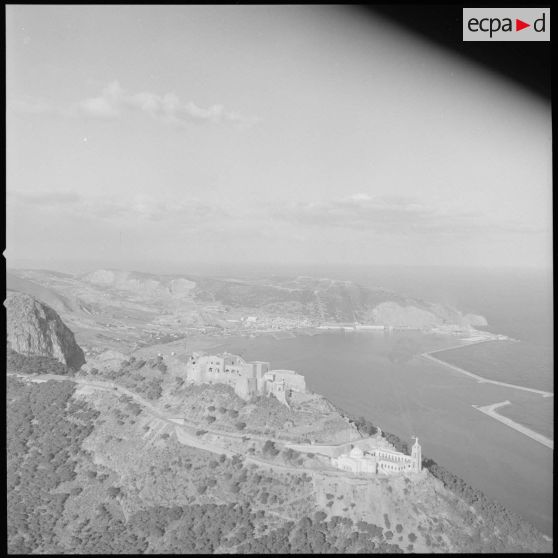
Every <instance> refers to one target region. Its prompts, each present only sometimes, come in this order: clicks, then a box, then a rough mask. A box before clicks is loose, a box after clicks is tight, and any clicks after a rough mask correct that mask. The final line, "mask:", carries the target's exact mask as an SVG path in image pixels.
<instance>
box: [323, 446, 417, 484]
mask: <svg viewBox="0 0 558 558" xmlns="http://www.w3.org/2000/svg"><path fill="white" fill-rule="evenodd" d="M331 464H332V465H333V466H334V467H337V468H338V469H342V470H343V471H349V472H351V473H357V474H359V473H365V474H372V475H377V474H384V475H394V474H401V473H420V471H421V470H422V453H421V447H420V444H419V443H418V438H415V443H414V444H413V447H412V450H411V455H405V454H404V453H401V452H398V451H395V450H391V449H387V448H372V449H367V450H362V449H361V448H359V447H356V446H355V447H354V448H352V449H351V451H350V452H349V453H348V454H347V453H345V454H342V455H340V456H339V457H333V458H332V459H331Z"/></svg>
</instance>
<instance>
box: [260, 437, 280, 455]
mask: <svg viewBox="0 0 558 558" xmlns="http://www.w3.org/2000/svg"><path fill="white" fill-rule="evenodd" d="M262 452H263V454H264V455H268V456H271V457H275V456H276V455H278V454H279V450H278V449H277V448H276V447H275V444H274V443H273V442H272V441H271V440H267V441H266V442H265V444H264V445H263V448H262Z"/></svg>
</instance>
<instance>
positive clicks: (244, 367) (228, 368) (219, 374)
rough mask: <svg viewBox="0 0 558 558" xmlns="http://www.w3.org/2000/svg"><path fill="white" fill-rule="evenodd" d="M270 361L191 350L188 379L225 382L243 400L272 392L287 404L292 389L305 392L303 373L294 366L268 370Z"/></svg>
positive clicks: (201, 381)
mask: <svg viewBox="0 0 558 558" xmlns="http://www.w3.org/2000/svg"><path fill="white" fill-rule="evenodd" d="M270 368H271V367H270V363H269V362H263V361H252V362H247V361H245V360H244V359H243V358H242V357H240V356H238V355H233V354H230V353H222V354H219V355H205V354H202V353H193V354H192V356H191V357H190V358H189V360H188V362H187V364H186V376H187V379H188V380H189V381H191V382H193V383H195V384H226V385H229V386H231V387H232V388H233V389H234V391H235V393H236V394H237V395H238V396H239V397H241V398H242V399H244V400H248V399H250V398H251V397H254V396H257V395H266V396H269V395H273V396H274V397H276V398H277V399H278V400H279V401H281V402H282V403H284V404H286V405H288V404H289V398H290V394H291V393H292V392H293V391H298V392H302V393H304V392H306V382H305V380H304V376H302V375H301V374H298V373H297V372H295V371H294V370H271V369H270Z"/></svg>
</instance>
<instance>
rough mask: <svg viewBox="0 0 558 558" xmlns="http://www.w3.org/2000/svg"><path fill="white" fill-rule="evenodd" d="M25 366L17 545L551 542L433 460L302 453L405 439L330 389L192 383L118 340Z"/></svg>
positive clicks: (256, 549)
mask: <svg viewBox="0 0 558 558" xmlns="http://www.w3.org/2000/svg"><path fill="white" fill-rule="evenodd" d="M22 358H23V360H25V359H26V358H29V357H22ZM18 366H19V367H21V368H24V371H23V370H22V372H24V373H25V374H26V375H25V377H18V376H13V375H10V376H9V377H8V399H7V402H8V456H9V459H8V511H9V513H8V545H9V551H10V552H11V553H21V552H25V553H29V552H34V553H54V552H58V553H76V552H77V553H93V554H96V553H144V552H147V553H185V552H201V553H278V552H281V553H306V552H313V553H317V552H327V553H337V552H348V553H353V552H367V553H386V552H402V551H403V552H463V551H467V552H471V551H485V552H486V551H493V552H514V551H519V552H521V551H539V552H541V551H549V550H550V549H551V544H550V543H549V542H548V540H547V539H545V538H544V537H543V536H541V535H540V533H538V532H537V531H536V530H535V529H533V528H532V527H531V526H530V525H528V524H526V523H525V522H523V521H521V520H519V519H518V518H516V517H515V516H513V515H512V514H509V513H508V512H507V511H506V510H504V509H503V508H501V506H498V505H494V504H493V503H490V502H488V501H487V500H486V499H485V498H483V496H482V494H480V493H478V491H474V490H472V489H470V487H467V485H465V484H464V483H463V481H460V479H457V478H456V477H454V476H452V475H451V474H450V473H448V472H447V471H444V470H442V469H440V468H439V467H437V466H436V465H435V464H429V460H428V459H427V458H425V460H424V463H425V464H426V465H427V466H429V467H430V468H431V470H432V471H433V473H431V472H430V471H429V470H424V471H423V472H422V473H421V474H420V475H419V476H417V477H413V478H410V477H407V476H401V477H392V478H390V477H383V476H379V477H376V478H370V477H367V478H364V477H359V476H355V475H350V474H347V473H345V472H343V471H339V470H336V469H332V468H331V466H330V465H329V461H328V460H327V459H326V458H324V457H322V456H320V454H319V453H303V452H300V451H296V450H293V449H291V448H290V447H289V442H290V440H295V441H297V440H298V441H303V440H306V439H307V436H308V435H309V434H310V435H311V436H312V437H313V438H315V439H317V440H321V441H327V440H330V439H331V437H333V438H334V439H335V437H336V434H335V433H336V432H337V433H338V434H339V436H340V437H341V438H342V439H344V440H353V441H354V440H359V439H361V438H362V437H363V436H372V438H371V439H377V443H381V444H383V445H386V447H393V444H395V446H396V447H397V446H398V445H399V444H400V443H401V442H400V441H399V440H397V439H396V438H394V437H392V436H390V435H387V434H382V435H381V436H380V434H378V433H375V432H376V429H375V428H374V427H373V426H371V425H369V424H366V423H362V422H361V421H356V420H354V419H352V418H351V417H346V416H344V415H343V414H342V413H340V412H339V411H338V410H336V409H335V408H334V407H333V406H332V405H330V404H329V403H328V402H327V401H326V400H324V399H323V398H321V397H320V396H309V397H308V398H305V399H301V400H298V401H296V402H295V404H293V406H292V408H291V409H290V410H289V409H287V408H286V407H284V406H282V405H280V404H278V403H277V402H275V401H274V400H273V399H265V398H260V399H256V400H253V401H249V402H245V401H242V400H240V399H238V397H236V396H235V395H234V393H233V392H232V390H230V388H228V387H226V386H219V385H215V386H190V385H188V384H184V382H180V379H181V378H180V371H179V369H178V363H176V362H173V361H172V359H168V360H165V359H161V358H153V359H149V360H138V359H137V358H134V357H126V356H125V355H122V354H118V353H115V352H110V353H109V354H105V355H101V356H100V357H98V358H97V359H95V360H93V361H91V362H90V363H88V364H87V366H85V367H83V368H82V369H81V370H80V371H79V372H78V374H77V375H76V376H73V377H69V378H68V377H64V376H60V375H56V373H54V374H53V373H52V372H51V371H49V374H48V375H44V374H40V373H39V374H29V363H25V362H21V361H17V362H14V363H13V366H12V368H11V369H10V373H11V374H14V373H18V372H20V371H19V370H18ZM45 380H48V381H45ZM286 423H288V425H289V426H288V427H289V429H290V433H289V431H288V429H287V430H285V426H286ZM31 425H33V426H32V427H31Z"/></svg>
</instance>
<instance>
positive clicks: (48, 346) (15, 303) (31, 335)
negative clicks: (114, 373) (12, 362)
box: [4, 291, 85, 370]
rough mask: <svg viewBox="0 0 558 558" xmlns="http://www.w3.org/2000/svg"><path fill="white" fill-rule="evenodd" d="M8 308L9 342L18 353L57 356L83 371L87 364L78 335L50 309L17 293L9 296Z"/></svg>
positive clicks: (65, 362) (6, 304)
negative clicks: (78, 342) (78, 341)
mask: <svg viewBox="0 0 558 558" xmlns="http://www.w3.org/2000/svg"><path fill="white" fill-rule="evenodd" d="M4 306H5V307H6V314H7V341H8V345H9V346H10V347H11V348H12V349H13V350H14V351H16V352H18V353H21V354H24V355H41V356H48V357H53V358H55V359H56V360H59V361H60V362H62V363H63V364H66V365H67V366H70V367H71V368H73V369H74V370H79V368H81V366H82V365H83V364H84V363H85V356H84V354H83V351H82V350H81V348H80V346H79V345H78V344H77V343H76V340H75V338H74V334H73V333H72V332H71V331H70V329H68V327H67V326H66V325H65V324H64V322H63V321H62V320H61V319H60V316H59V315H58V314H57V313H56V312H55V311H54V310H53V309H52V308H51V307H50V306H47V305H46V304H43V303H42V302H39V301H38V300H37V299H35V298H33V297H32V296H30V295H28V294H24V293H20V292H16V291H8V292H7V293H6V301H5V303H4Z"/></svg>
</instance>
